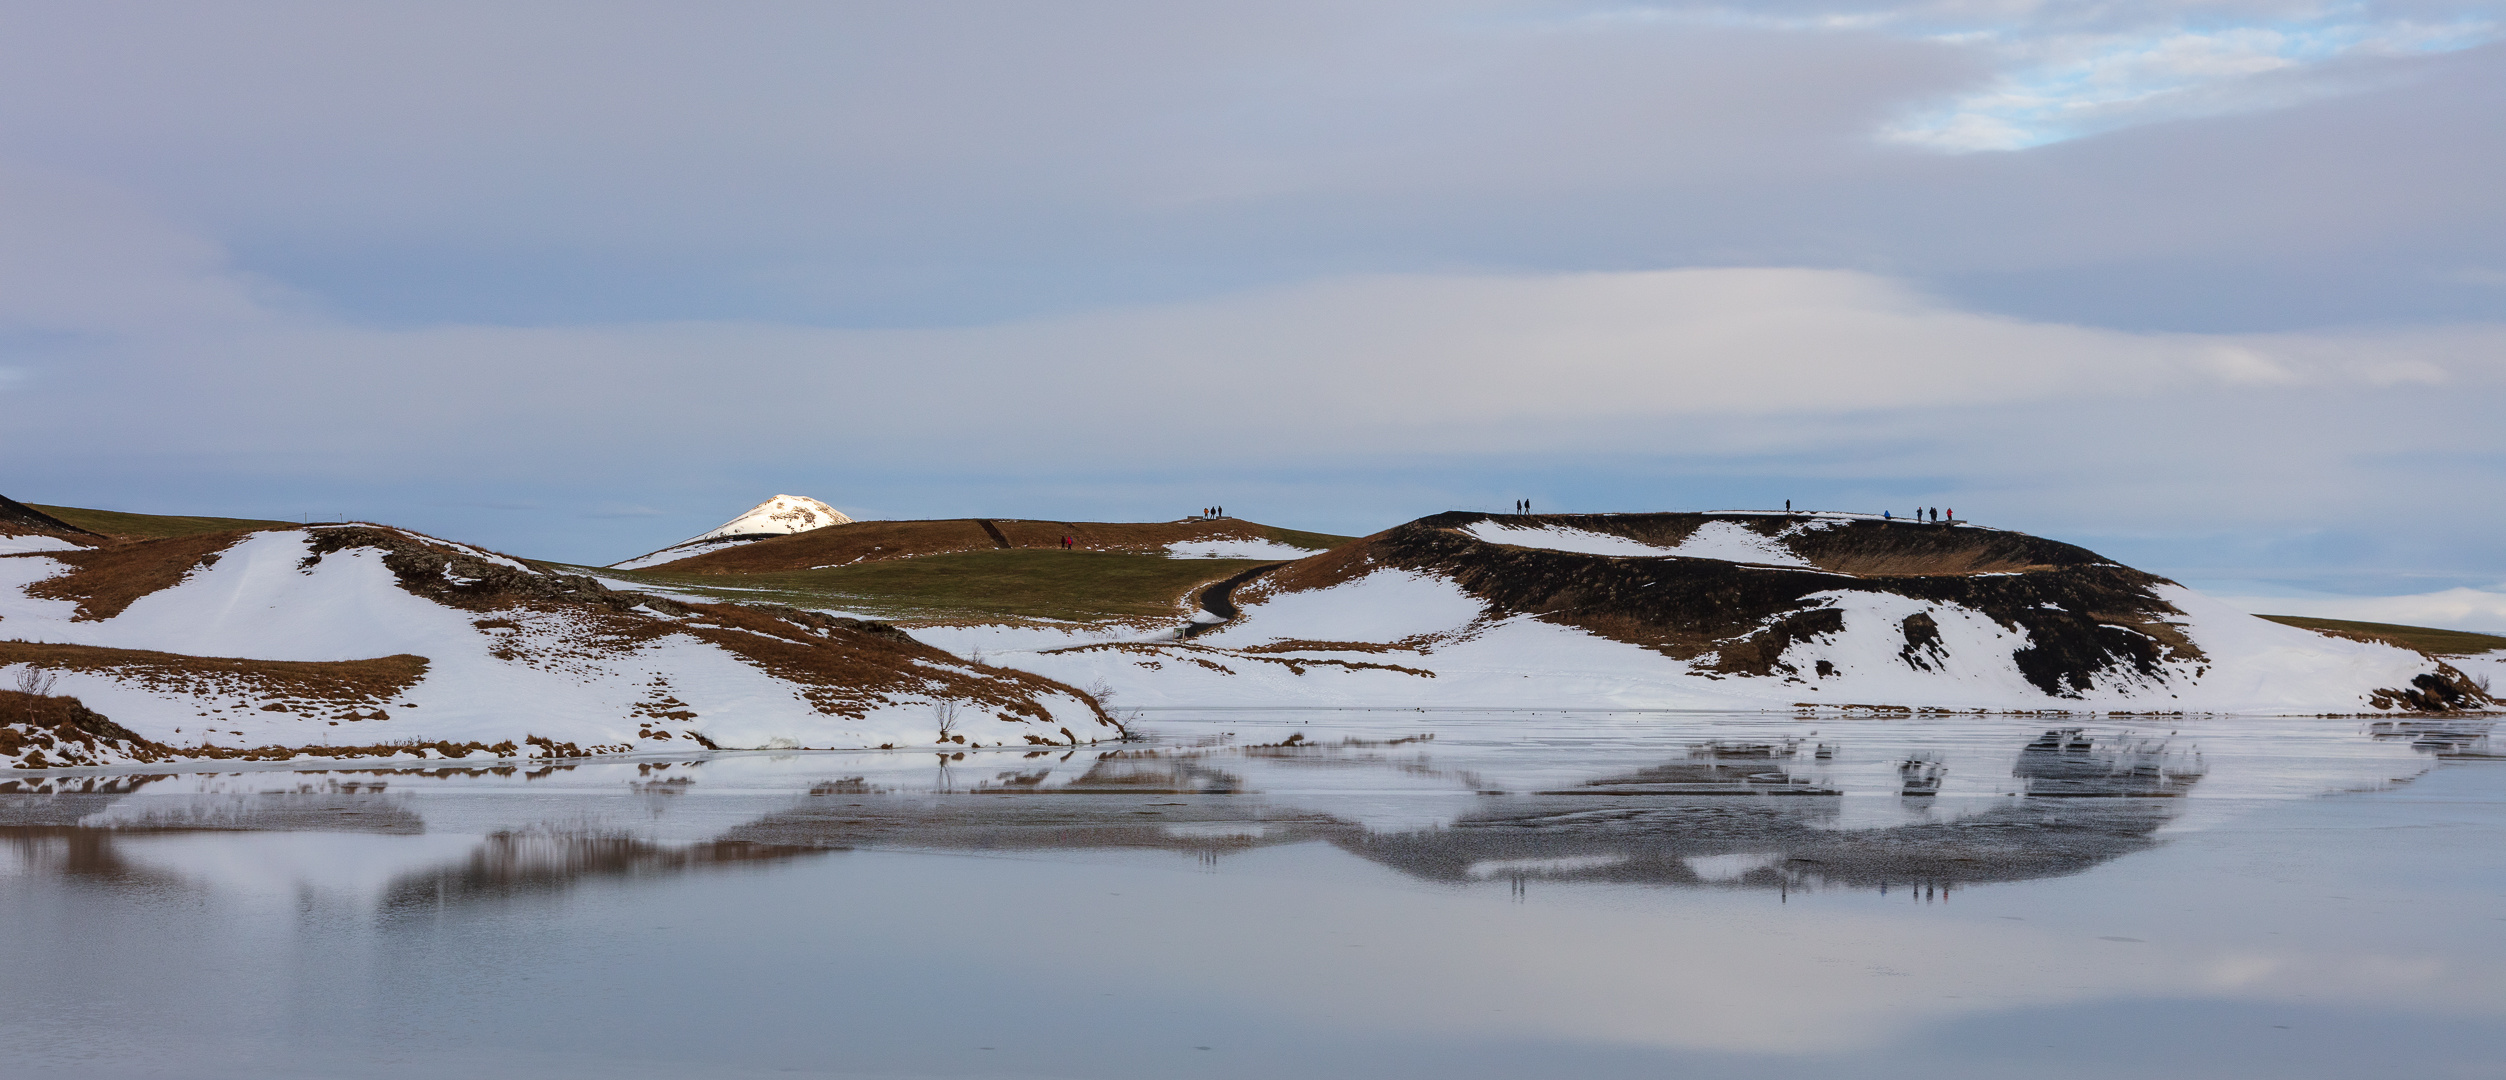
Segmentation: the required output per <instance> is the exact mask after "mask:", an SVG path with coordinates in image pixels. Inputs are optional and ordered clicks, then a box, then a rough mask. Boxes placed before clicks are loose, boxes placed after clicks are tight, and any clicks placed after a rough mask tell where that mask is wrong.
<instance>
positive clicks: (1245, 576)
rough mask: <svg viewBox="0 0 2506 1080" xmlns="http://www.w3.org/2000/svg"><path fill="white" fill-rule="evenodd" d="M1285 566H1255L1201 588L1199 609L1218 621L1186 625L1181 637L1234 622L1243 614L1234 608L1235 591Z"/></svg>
mask: <svg viewBox="0 0 2506 1080" xmlns="http://www.w3.org/2000/svg"><path fill="white" fill-rule="evenodd" d="M1286 565H1288V564H1287V563H1283V562H1275V563H1268V564H1265V565H1262V566H1256V567H1254V568H1252V569H1250V570H1246V571H1243V572H1241V573H1239V574H1237V575H1235V576H1234V577H1231V578H1228V579H1226V580H1224V581H1221V582H1219V583H1217V584H1215V585H1209V586H1205V587H1203V588H1202V589H1201V595H1200V596H1199V597H1198V598H1197V600H1198V603H1199V605H1200V608H1201V610H1203V611H1206V612H1209V613H1210V614H1212V615H1216V616H1218V621H1217V622H1214V623H1202V622H1196V623H1192V624H1190V625H1187V626H1185V627H1184V628H1183V636H1184V637H1186V638H1193V637H1199V636H1200V635H1201V634H1202V633H1203V632H1205V631H1209V630H1214V629H1217V628H1218V627H1221V626H1225V625H1227V624H1228V623H1231V622H1234V621H1236V616H1238V615H1240V614H1243V612H1242V611H1240V610H1238V609H1237V607H1236V601H1235V592H1236V589H1237V588H1238V587H1239V586H1242V585H1243V584H1245V583H1246V582H1249V581H1252V580H1253V579H1254V578H1257V577H1260V576H1262V575H1264V574H1267V573H1270V572H1271V571H1273V570H1277V569H1279V568H1280V567H1282V566H1286Z"/></svg>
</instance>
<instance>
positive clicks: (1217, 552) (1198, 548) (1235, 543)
mask: <svg viewBox="0 0 2506 1080" xmlns="http://www.w3.org/2000/svg"><path fill="white" fill-rule="evenodd" d="M1313 553H1314V552H1313V551H1312V550H1311V549H1307V548H1301V547H1297V546H1295V545H1293V544H1282V543H1280V542H1278V541H1276V540H1238V539H1216V540H1177V541H1175V542H1174V543H1171V544H1168V545H1166V554H1167V556H1168V557H1170V558H1176V559H1302V558H1304V557H1306V556H1308V555H1311V554H1313Z"/></svg>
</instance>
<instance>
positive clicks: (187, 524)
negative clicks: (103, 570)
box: [35, 506, 296, 540]
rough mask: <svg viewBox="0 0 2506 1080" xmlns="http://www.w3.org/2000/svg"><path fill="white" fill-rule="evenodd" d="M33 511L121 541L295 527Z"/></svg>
mask: <svg viewBox="0 0 2506 1080" xmlns="http://www.w3.org/2000/svg"><path fill="white" fill-rule="evenodd" d="M35 509H37V510H41V511H43V512H45V513H46V514H49V515H51V516H52V517H54V518H57V519H59V520H61V521H63V522H66V523H68V524H70V525H74V526H76V527H78V528H80V529H82V530H85V531H87V532H92V533H96V534H99V535H102V536H109V537H114V538H118V539H124V540H155V539H161V538H164V537H168V536H192V535H196V534H199V533H229V532H251V531H253V530H257V529H293V528H295V527H296V523H295V522H293V521H269V520H265V519H262V518H230V517H196V516H191V515H182V514H132V513H125V512H123V511H120V510H88V509H84V508H81V507H76V506H37V507H35Z"/></svg>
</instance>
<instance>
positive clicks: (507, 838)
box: [0, 729, 2201, 908]
mask: <svg viewBox="0 0 2506 1080" xmlns="http://www.w3.org/2000/svg"><path fill="white" fill-rule="evenodd" d="M1331 750H1332V748H1327V747H1313V748H1285V749H1283V748H1280V747H1265V748H1258V753H1256V754H1250V755H1248V756H1249V757H1257V758H1258V759H1260V760H1261V761H1263V762H1265V763H1270V764H1276V763H1279V762H1281V761H1282V760H1290V761H1293V762H1294V763H1296V764H1312V765H1316V766H1330V767H1350V766H1357V767H1369V768H1388V769H1396V770H1400V771H1402V772H1405V773H1412V774H1422V773H1423V774H1427V775H1431V776H1445V777H1446V778H1448V779H1450V780H1453V781H1454V782H1457V783H1459V784H1460V785H1461V788H1462V790H1471V789H1473V788H1474V787H1475V785H1474V784H1473V783H1472V782H1471V781H1472V778H1470V777H1469V776H1468V774H1461V773H1456V774H1449V776H1448V775H1447V774H1442V773H1439V772H1437V770H1434V769H1433V768H1431V767H1429V766H1428V765H1427V764H1425V762H1424V760H1423V759H1420V758H1412V759H1402V760H1393V759H1388V758H1386V759H1374V758H1353V757H1351V756H1349V755H1346V754H1334V753H1332V752H1331ZM1826 751H1827V748H1825V747H1817V748H1813V747H1806V746H1802V745H1800V744H1798V743H1792V742H1781V743H1762V744H1761V743H1733V742H1709V743H1700V744H1697V745H1696V746H1694V747H1692V748H1690V750H1689V751H1688V752H1687V753H1685V754H1684V755H1681V756H1679V757H1674V758H1670V759H1668V760H1664V761H1661V762H1659V763H1658V764H1654V765H1649V766H1645V767H1643V768H1638V769H1635V770H1631V771H1629V772H1626V773H1622V774H1616V775H1611V776H1605V777H1601V778H1598V779H1593V780H1589V781H1586V782H1584V783H1582V784H1580V785H1575V786H1570V787H1565V788H1561V789H1556V790H1547V791H1539V792H1534V793H1530V794H1522V795H1505V796H1493V797H1486V798H1484V799H1482V800H1481V801H1480V803H1479V806H1478V807H1477V808H1476V809H1473V810H1471V811H1470V812H1467V813H1464V814H1462V815H1460V816H1459V817H1458V818H1456V819H1453V820H1451V821H1449V822H1447V823H1445V824H1443V825H1441V826H1439V827H1434V828H1421V829H1412V830H1404V831H1375V830H1370V829H1368V828H1367V827H1366V826H1365V825H1364V824H1362V823H1360V822H1358V821H1354V820H1350V819H1348V818H1345V817H1341V816H1338V815H1335V814H1332V813H1329V812H1326V811H1323V810H1317V809H1312V808H1305V807H1292V806H1286V805H1282V804H1280V803H1277V802H1274V801H1273V800H1271V799H1270V798H1268V797H1265V796H1263V795H1260V794H1257V793H1250V792H1249V788H1250V786H1251V785H1249V784H1248V783H1247V782H1246V781H1245V780H1244V778H1243V777H1241V776H1239V775H1237V774H1236V773H1234V772H1231V771H1230V770H1228V769H1226V768H1222V767H1220V765H1219V763H1218V762H1219V759H1218V758H1217V757H1216V756H1214V755H1210V754H1203V753H1194V752H1189V751H1185V752H1162V753H1161V752H1158V751H1122V752H1116V753H1112V754H1107V755H1105V756H1103V757H1101V758H1099V759H1097V760H1096V762H1095V763H1094V764H1093V765H1092V766H1091V767H1090V768H1089V769H1088V770H1087V771H1086V772H1085V773H1084V774H1083V775H1081V776H1080V777H1078V778H1076V779H1074V780H1072V781H1070V782H1067V783H1063V784H1059V785H1053V786H1047V785H1046V784H1045V783H1044V782H1043V779H1044V777H1045V775H1046V774H1045V773H1044V772H1042V771H1040V770H1030V771H1021V770H1020V769H1019V768H1016V767H1014V763H1013V767H1011V768H1006V769H1000V770H992V771H991V773H992V775H989V776H986V777H981V778H966V777H961V778H958V779H956V780H953V781H951V783H952V784H953V785H954V790H948V791H941V792H897V791H892V790H885V789H882V788H880V787H879V786H877V785H874V784H872V783H870V782H868V781H867V780H862V779H852V780H839V781H829V782H823V783H819V784H817V785H815V786H814V787H812V788H811V789H810V791H809V792H808V793H807V794H805V795H799V796H796V797H794V799H793V802H792V803H791V805H790V806H788V807H787V808H785V809H782V810H779V811H775V812H772V813H768V814H765V815H763V816H760V817H757V818H755V819H753V820H750V821H748V822H746V823H743V824H740V825H737V826H735V827H733V828H730V829H728V830H726V831H723V832H721V833H720V834H719V835H716V836H714V837H713V838H712V839H709V840H706V841H704V842H700V843H696V844H689V845H666V844H656V843H652V842H649V841H645V840H642V839H637V838H635V837H634V836H632V835H629V834H626V833H623V832H618V831H614V830H609V829H604V828H600V827H586V828H582V829H574V830H567V829H551V828H533V829H524V830H511V831H504V832H499V833H496V834H494V835H492V836H490V837H488V838H487V839H486V840H485V841H484V842H482V843H481V844H479V845H478V846H477V847H476V848H475V849H473V850H472V851H471V852H470V853H469V855H468V856H467V857H466V858H463V859H461V860H459V861H457V862H454V863H451V864H448V865H443V866H439V867H435V868H431V869H427V870H423V871H419V872H416V873H411V874H407V875H404V876H402V877H400V878H398V879H396V880H395V881H393V883H392V884H391V885H390V887H389V888H388V889H387V890H386V896H385V903H386V904H387V905H389V906H392V907H396V908H408V907H427V906H434V905H439V904H446V903H461V902H471V901H479V900H488V899H494V898H502V897H521V896H529V895H533V894H539V893H546V892H551V891H555V890H561V889H564V888H566V887H568V886H570V885H572V884H573V883H575V882H578V881H586V880H598V879H633V878H638V877H657V876H671V875H677V874H683V873H688V872H691V871H696V870H701V869H707V868H714V867H723V866H732V865H755V864H761V863H768V862H773V861H777V860H782V859H789V858H794V857H797V856H800V855H805V854H811V853H817V852H824V851H831V850H846V849H890V850H926V851H930V850H947V851H1044V850H1121V849H1133V850H1159V851H1174V852H1182V853H1192V854H1197V855H1199V856H1201V857H1203V858H1204V859H1207V860H1211V861H1215V860H1217V859H1220V858H1223V857H1225V856H1226V855H1228V854H1231V853H1236V852H1242V851H1248V850H1251V849H1255V848H1261V847H1270V846H1276V845H1282V844H1294V843H1303V842H1308V841H1323V842H1327V843H1330V844H1331V845H1333V846H1334V847H1337V848H1339V849H1341V850H1343V851H1346V852H1349V853H1350V854H1353V855H1356V856H1359V857H1361V858H1364V859H1367V860H1370V861H1373V862H1376V863H1380V864H1382V865H1384V866H1387V867H1390V868H1392V869H1395V870H1398V871H1400V872H1402V873H1404V874H1408V875H1411V876H1413V877H1417V878H1421V879H1425V880H1430V881H1444V882H1457V883H1458V882H1469V881H1484V880H1491V879H1500V878H1501V879H1508V880H1512V881H1515V882H1517V883H1520V882H1525V881H1596V882H1620V883H1631V884H1653V885H1686V886H1701V885H1721V886H1729V887H1756V888H1793V889H1798V888H1805V887H1819V886H1842V887H1884V886H1887V885H1892V884H1914V885H1926V884H1929V885H1942V886H1954V885H1959V884H1967V883H1977V882H1996V881H2019V880H2026V879H2031V878H2043V877H2053V876H2060V875H2065V874H2073V873H2078V872H2081V871H2083V870H2086V869H2089V868H2090V867H2093V866H2095V865H2097V864H2098V863H2101V862H2104V861H2106V860H2109V859H2113V858H2116V857H2118V856H2121V855H2125V854H2128V853H2131V852H2134V851H2139V850H2143V849H2145V848H2148V847H2151V846H2153V845H2154V844H2155V843H2156V841H2155V840H2154V839H2153V834H2154V833H2155V832H2156V831H2157V829H2158V827H2159V826H2161V825H2163V824H2165V823H2166V822H2167V821H2168V820H2170V819H2171V818H2173V817H2174V815H2175V814H2176V813H2177V811H2178V809H2179V808H2180V806H2181V803H2180V802H2179V801H2178V800H2177V799H2175V798H2172V797H2170V796H2176V795H2181V794H2183V793H2184V792H2185V791H2187V790H2189V789H2190V788H2191V787H2192V785H2194V784H2195V783H2197V782H2198V781H2199V779H2200V776H2201V769H2200V763H2199V759H2198V758H2197V757H2194V756H2192V755H2187V754H2180V753H2177V752H2174V751H2171V750H2170V749H2169V748H2168V747H2167V746H2166V745H2165V744H2164V743H2163V742H2157V741H2133V740H2128V739H2119V738H2118V739H2098V738H2092V737H2088V736H2084V735H2082V734H2081V733H2080V732H2079V731H2078V730H2077V729H2056V730H2054V731H2048V732H2046V733H2045V734H2044V735H2042V736H2040V737H2038V738H2037V739H2035V740H2034V741H2033V742H2032V743H2031V744H2029V746H2028V747H2027V748H2025V749H2023V750H2021V751H2020V753H2019V754H2018V760H2017V763H2016V764H2015V766H2013V768H2012V770H2011V774H2012V776H2013V777H2015V778H2017V779H2019V780H2021V781H2022V782H2023V784H2024V790H2025V794H2022V795H2013V796H2004V797H1996V798H1992V799H1991V800H1990V801H1989V804H1987V805H1986V806H1985V808H1984V809H1981V810H1977V809H1974V808H1975V807H1976V806H1977V805H1978V803H1977V802H1976V801H1975V800H1973V799H1967V800H1952V801H1953V802H1956V803H1958V805H1957V806H1955V807H1949V808H1940V809H1935V803H1936V802H1938V800H1935V799H1931V798H1907V799H1904V800H1903V801H1902V802H1898V803H1896V806H1897V807H1898V811H1899V814H1900V816H1901V820H1900V821H1899V822H1898V823H1896V824H1892V825H1887V826H1884V827H1876V828H1859V829H1855V828H1845V827H1842V826H1843V825H1844V824H1845V821H1844V806H1843V804H1842V801H1841V800H1840V799H1838V798H1836V797H1834V796H1835V795H1836V794H1837V791H1838V789H1837V787H1836V786H1834V785H1833V784H1832V783H1831V782H1829V781H1828V780H1827V779H1825V777H1824V773H1823V770H1824V769H1825V767H1826V764H1827V762H1826ZM1299 754H1305V755H1307V756H1310V758H1311V760H1310V761H1297V760H1295V759H1296V758H1297V757H1298V755H1299ZM1941 768H1942V766H1941V765H1940V764H1939V763H1938V762H1936V761H1927V760H1923V759H1920V758H1917V759H1911V760H1908V761H1906V762H1901V763H1900V772H1901V773H1902V774H1903V775H1904V776H1905V777H1906V778H1907V779H1906V783H1905V787H1904V791H1905V793H1906V794H1908V795H1913V796H1922V795H1927V794H1929V792H1930V791H1931V790H1932V789H1934V788H1936V786H1937V783H1938V780H1939V776H1940V770H1941ZM963 771H975V770H963ZM371 786H372V787H373V788H377V789H379V788H380V787H381V785H380V784H375V785H371ZM1771 795H1789V796H1795V797H1787V798H1771V797H1767V796H1771ZM1804 796H1806V797H1804ZM2087 796H2102V797H2087ZM119 798H121V793H120V792H118V791H96V792H92V793H90V792H66V793H60V794H46V795H20V796H0V802H4V803H5V805H0V823H5V824H0V834H5V835H7V836H8V837H9V839H10V840H11V842H12V843H13V844H15V845H17V846H18V847H19V848H20V850H21V854H22V855H28V856H32V855H34V854H36V848H37V847H40V848H42V850H43V851H44V852H46V853H48V854H45V855H44V856H43V857H41V858H28V859H27V860H26V861H27V862H28V863H29V865H34V866H48V867H50V868H52V869H54V870H56V871H60V872H73V873H76V872H102V873H111V872H113V868H114V867H116V866H118V861H117V860H116V859H115V858H114V857H113V854H112V850H111V849H112V841H111V838H112V837H113V836H114V835H115V834H116V833H117V832H123V831H130V832H161V831H167V830H204V829H205V830H221V831H223V830H263V831H274V830H301V829H323V830H326V831H370V832H385V833H412V832H418V831H422V830H423V824H422V823H421V822H420V821H419V819H418V818H417V816H416V815H415V814H414V813H412V812H411V811H410V810H409V809H408V805H409V804H407V803H404V802H402V801H401V799H400V797H399V796H398V795H397V793H395V794H394V795H393V796H391V797H385V796H384V795H383V794H382V792H381V791H379V790H364V789H357V788H356V786H355V785H340V784H335V783H334V784H327V785H326V784H308V785H305V786H303V787H300V788H299V789H297V790H293V791H286V792H263V793H254V794H249V795H222V796H209V795H204V796H190V797H176V798H171V799H165V800H164V801H161V802H160V801H157V800H156V799H153V798H152V799H149V800H140V801H142V802H147V803H149V805H148V806H146V807H144V808H136V809H135V808H132V807H123V808H121V809H120V811H119V812H118V813H115V812H109V811H112V810H113V809H114V808H113V806H112V804H113V802H114V800H116V799H119ZM82 822H83V823H85V826H84V827H82V826H81V823H82ZM100 824H101V825H107V826H109V827H105V828H99V827H95V826H97V825H100ZM30 845H33V846H30ZM82 868H83V869H82Z"/></svg>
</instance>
